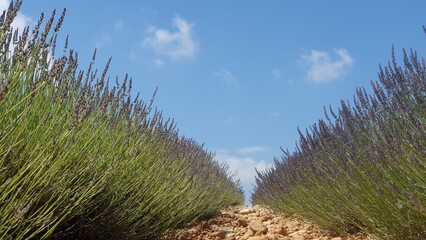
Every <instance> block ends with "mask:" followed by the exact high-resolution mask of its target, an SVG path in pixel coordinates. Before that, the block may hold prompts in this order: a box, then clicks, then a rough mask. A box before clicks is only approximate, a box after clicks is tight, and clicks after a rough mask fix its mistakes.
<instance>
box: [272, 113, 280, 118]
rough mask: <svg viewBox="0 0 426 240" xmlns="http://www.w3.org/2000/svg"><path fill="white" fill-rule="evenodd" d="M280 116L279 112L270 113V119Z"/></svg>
mask: <svg viewBox="0 0 426 240" xmlns="http://www.w3.org/2000/svg"><path fill="white" fill-rule="evenodd" d="M280 115H281V113H280V112H273V113H271V116H272V117H279V116H280Z"/></svg>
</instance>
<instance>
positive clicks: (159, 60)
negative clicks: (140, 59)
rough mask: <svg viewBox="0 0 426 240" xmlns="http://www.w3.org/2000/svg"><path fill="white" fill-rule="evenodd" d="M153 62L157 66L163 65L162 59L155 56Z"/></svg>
mask: <svg viewBox="0 0 426 240" xmlns="http://www.w3.org/2000/svg"><path fill="white" fill-rule="evenodd" d="M154 64H155V66H157V67H161V66H163V64H164V62H163V60H161V59H159V58H157V59H155V60H154Z"/></svg>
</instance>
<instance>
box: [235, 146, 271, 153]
mask: <svg viewBox="0 0 426 240" xmlns="http://www.w3.org/2000/svg"><path fill="white" fill-rule="evenodd" d="M266 150H267V148H266V147H262V146H251V147H243V148H238V149H237V153H239V154H254V153H259V152H264V151H266Z"/></svg>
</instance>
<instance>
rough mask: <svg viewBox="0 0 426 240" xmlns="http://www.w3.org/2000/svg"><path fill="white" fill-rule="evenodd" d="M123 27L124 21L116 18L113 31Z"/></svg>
mask: <svg viewBox="0 0 426 240" xmlns="http://www.w3.org/2000/svg"><path fill="white" fill-rule="evenodd" d="M123 27H124V22H123V21H121V20H118V21H116V22H115V23H114V30H115V31H119V30H121V29H123Z"/></svg>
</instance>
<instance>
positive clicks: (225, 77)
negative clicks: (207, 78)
mask: <svg viewBox="0 0 426 240" xmlns="http://www.w3.org/2000/svg"><path fill="white" fill-rule="evenodd" d="M213 77H215V78H218V79H221V80H222V81H223V82H224V83H226V85H228V87H233V86H236V85H238V79H237V78H236V77H235V76H234V74H232V73H231V72H230V71H228V70H226V69H221V70H219V71H217V72H215V73H213Z"/></svg>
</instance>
